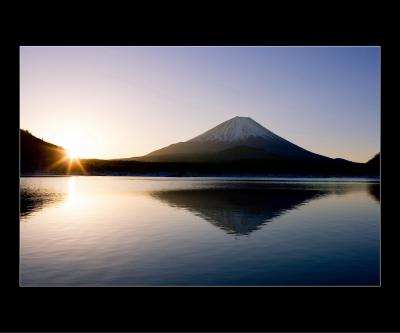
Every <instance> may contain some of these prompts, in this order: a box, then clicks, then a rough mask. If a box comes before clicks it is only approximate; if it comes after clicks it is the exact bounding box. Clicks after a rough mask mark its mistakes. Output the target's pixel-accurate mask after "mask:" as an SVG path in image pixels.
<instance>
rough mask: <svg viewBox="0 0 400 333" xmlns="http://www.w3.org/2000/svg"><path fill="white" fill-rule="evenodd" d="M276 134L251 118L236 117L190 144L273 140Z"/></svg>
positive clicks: (196, 138)
mask: <svg viewBox="0 0 400 333" xmlns="http://www.w3.org/2000/svg"><path fill="white" fill-rule="evenodd" d="M272 136H275V134H274V133H272V132H270V131H268V130H267V129H266V128H265V127H263V126H261V125H260V124H259V123H257V122H256V121H254V120H253V119H251V118H250V117H238V116H237V117H234V118H232V119H229V120H227V121H225V122H223V123H221V124H219V125H217V126H215V127H214V128H212V129H210V130H209V131H207V132H205V133H203V134H201V135H199V136H196V137H195V138H193V139H191V140H189V142H206V141H223V142H234V141H242V140H246V139H248V138H250V137H263V138H271V137H272Z"/></svg>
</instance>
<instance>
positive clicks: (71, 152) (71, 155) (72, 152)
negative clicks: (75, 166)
mask: <svg viewBox="0 0 400 333" xmlns="http://www.w3.org/2000/svg"><path fill="white" fill-rule="evenodd" d="M67 156H68V158H69V159H70V160H76V159H77V158H78V153H77V152H76V150H74V149H68V150H67Z"/></svg>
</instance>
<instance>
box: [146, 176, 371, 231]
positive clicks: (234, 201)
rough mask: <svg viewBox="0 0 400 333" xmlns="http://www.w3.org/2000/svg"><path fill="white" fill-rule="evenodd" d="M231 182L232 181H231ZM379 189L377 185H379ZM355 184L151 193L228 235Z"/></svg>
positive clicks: (339, 192)
mask: <svg viewBox="0 0 400 333" xmlns="http://www.w3.org/2000/svg"><path fill="white" fill-rule="evenodd" d="M231 185H232V184H231ZM378 188H379V185H378ZM354 190H357V187H356V188H354V187H351V188H350V187H348V186H345V185H344V186H342V185H335V184H332V185H328V186H327V185H325V186H304V185H303V184H302V185H298V186H296V185H293V184H291V186H290V188H288V187H287V186H284V185H281V186H277V185H269V184H268V185H266V184H254V185H253V186H252V188H249V184H246V188H242V187H240V184H238V185H237V186H230V187H228V188H219V189H215V188H213V189H193V190H172V191H156V192H151V193H150V195H151V196H152V197H154V198H157V199H159V200H161V201H163V202H165V203H167V204H168V205H170V206H171V207H177V208H183V209H186V210H188V211H190V212H192V213H193V214H195V215H197V216H199V217H201V218H203V219H205V220H207V221H209V222H211V223H212V224H213V225H215V226H216V227H218V228H220V229H222V230H224V231H226V232H227V233H229V234H235V235H247V234H250V233H251V232H253V231H255V230H258V229H260V228H261V227H262V226H263V225H264V224H265V223H267V222H270V221H271V220H273V219H274V218H276V217H278V216H280V215H282V214H285V213H286V212H288V211H290V210H293V209H296V208H297V207H299V206H301V205H303V204H305V203H307V202H309V201H311V200H314V199H316V198H319V197H321V196H325V195H330V194H344V193H347V192H349V191H354Z"/></svg>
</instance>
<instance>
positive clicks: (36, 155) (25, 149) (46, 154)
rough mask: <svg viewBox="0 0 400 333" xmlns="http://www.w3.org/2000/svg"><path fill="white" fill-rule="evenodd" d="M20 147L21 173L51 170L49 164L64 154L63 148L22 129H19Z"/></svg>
mask: <svg viewBox="0 0 400 333" xmlns="http://www.w3.org/2000/svg"><path fill="white" fill-rule="evenodd" d="M20 147H21V150H20V156H21V172H22V173H25V172H35V171H52V168H51V166H52V165H53V164H55V163H57V161H60V160H62V159H63V158H65V156H66V151H65V149H64V148H62V147H59V146H56V145H54V144H51V143H49V142H46V141H44V140H41V139H39V138H37V137H35V136H34V135H32V134H31V133H30V132H29V131H26V130H22V129H21V130H20ZM59 167H61V166H59ZM59 171H61V170H59Z"/></svg>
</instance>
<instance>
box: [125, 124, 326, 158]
mask: <svg viewBox="0 0 400 333" xmlns="http://www.w3.org/2000/svg"><path fill="white" fill-rule="evenodd" d="M238 147H241V149H236V151H235V150H232V149H233V148H238ZM228 150H230V153H229V156H230V157H229V158H227V156H226V155H228V153H227V151H228ZM221 158H222V160H232V161H234V160H243V159H250V160H257V159H269V158H274V159H292V160H293V159H295V160H318V161H329V160H331V159H330V158H328V157H325V156H321V155H318V154H315V153H312V152H310V151H308V150H306V149H304V148H301V147H299V146H297V145H295V144H293V143H291V142H289V141H287V140H285V139H284V138H282V137H280V136H278V135H276V134H275V133H273V132H271V131H269V130H268V129H266V128H265V127H263V126H261V125H260V124H258V123H257V122H255V121H254V120H253V119H251V118H249V117H234V118H232V119H229V120H227V121H225V122H223V123H221V124H219V125H217V126H215V127H214V128H212V129H210V130H208V131H206V132H205V133H203V134H201V135H198V136H196V137H194V138H193V139H191V140H188V141H186V142H179V143H175V144H172V145H169V146H167V147H164V148H161V149H158V150H155V151H153V152H151V153H149V154H147V155H145V156H141V157H136V158H135V157H134V158H131V160H138V161H149V162H195V161H208V160H214V161H219V160H220V159H221Z"/></svg>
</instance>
